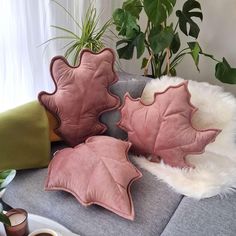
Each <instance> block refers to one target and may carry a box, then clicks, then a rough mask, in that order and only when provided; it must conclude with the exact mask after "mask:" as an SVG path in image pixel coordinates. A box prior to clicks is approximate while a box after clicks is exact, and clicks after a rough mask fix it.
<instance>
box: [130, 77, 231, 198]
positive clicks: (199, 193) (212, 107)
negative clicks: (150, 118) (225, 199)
mask: <svg viewBox="0 0 236 236" xmlns="http://www.w3.org/2000/svg"><path fill="white" fill-rule="evenodd" d="M181 82H183V79H181V78H178V77H167V76H163V77H162V78H161V79H160V80H159V79H156V80H152V81H151V82H149V83H148V84H147V85H146V87H145V89H144V91H143V95H142V100H143V101H144V102H145V103H146V104H148V103H151V102H152V101H153V95H154V93H155V92H161V91H164V90H165V89H166V88H167V87H168V86H170V85H177V84H179V83H181ZM188 88H189V91H190V93H191V95H192V97H191V102H192V104H193V105H194V106H196V107H197V108H198V109H199V110H198V111H197V112H196V113H195V115H194V117H193V120H192V122H193V125H194V126H195V127H196V128H200V129H207V128H219V129H222V132H221V133H220V134H219V135H218V136H217V138H216V140H215V142H213V143H211V144H209V145H207V147H206V148H205V152H204V153H203V154H200V155H188V156H187V160H188V162H190V163H192V164H194V165H195V166H196V168H195V169H178V168H172V167H170V166H167V165H165V164H164V163H153V162H149V161H148V160H146V159H145V158H143V157H138V158H134V159H135V162H136V163H137V164H138V165H139V166H140V167H141V168H144V169H146V170H148V171H149V172H151V173H152V174H154V175H155V176H157V177H158V178H159V179H161V180H163V181H164V182H166V183H168V184H169V185H170V186H171V187H172V188H173V189H174V190H175V191H177V192H179V193H181V194H184V195H186V196H189V197H193V198H197V199H201V198H207V197H212V196H214V195H217V194H220V195H225V194H226V193H229V192H231V191H234V188H236V143H235V142H236V99H235V97H234V96H233V95H231V94H230V93H227V92H224V91H223V89H222V88H221V87H219V86H213V85H210V84H208V83H200V82H196V81H191V80H190V81H189V84H188Z"/></svg>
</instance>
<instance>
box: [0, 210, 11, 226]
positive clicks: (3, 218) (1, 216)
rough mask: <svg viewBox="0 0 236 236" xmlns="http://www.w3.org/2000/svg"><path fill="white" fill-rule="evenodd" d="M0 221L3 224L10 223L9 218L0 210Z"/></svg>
mask: <svg viewBox="0 0 236 236" xmlns="http://www.w3.org/2000/svg"><path fill="white" fill-rule="evenodd" d="M0 222H2V223H3V224H6V225H9V226H10V225H11V222H10V220H9V219H8V217H7V216H6V215H5V214H3V213H2V212H0Z"/></svg>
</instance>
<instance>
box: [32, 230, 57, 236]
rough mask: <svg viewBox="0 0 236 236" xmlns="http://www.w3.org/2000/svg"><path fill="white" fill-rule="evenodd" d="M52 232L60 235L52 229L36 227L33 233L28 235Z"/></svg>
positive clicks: (53, 234) (54, 235) (34, 235)
mask: <svg viewBox="0 0 236 236" xmlns="http://www.w3.org/2000/svg"><path fill="white" fill-rule="evenodd" d="M43 233H45V234H51V235H52V236H60V235H59V234H58V233H57V232H56V231H54V230H52V229H36V230H34V231H33V232H32V233H30V234H29V235H28V236H36V235H38V234H43Z"/></svg>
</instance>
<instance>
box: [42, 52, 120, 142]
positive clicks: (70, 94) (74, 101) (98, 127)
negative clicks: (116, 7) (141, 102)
mask: <svg viewBox="0 0 236 236" xmlns="http://www.w3.org/2000/svg"><path fill="white" fill-rule="evenodd" d="M114 61H115V56H114V53H113V51H112V50H111V49H109V48H105V49H104V50H102V51H101V52H99V53H93V52H91V51H90V50H88V49H84V50H83V51H82V52H81V53H80V64H79V66H77V67H72V66H70V65H69V63H68V62H67V60H66V59H65V58H64V57H62V56H57V57H54V58H53V59H52V61H51V66H50V71H51V76H52V79H53V81H54V84H55V87H56V89H55V91H54V92H53V93H47V92H41V93H39V96H38V98H39V101H40V102H41V103H42V104H43V105H44V106H45V108H46V109H47V110H49V111H50V112H51V113H52V114H54V115H55V117H56V118H57V120H58V123H59V127H58V128H56V129H55V132H56V134H58V135H59V136H60V137H62V138H63V139H64V140H65V141H66V142H67V143H68V144H69V145H70V146H75V145H77V144H78V143H81V142H83V141H84V140H86V138H87V137H89V136H92V135H95V134H101V133H103V132H105V130H106V129H107V128H106V126H105V125H104V124H102V123H100V122H99V116H100V115H101V114H102V113H103V112H105V111H109V110H113V109H115V108H117V107H118V106H119V104H120V101H119V98H118V97H117V96H115V95H113V94H111V93H110V92H109V86H110V85H112V84H114V83H115V82H116V81H117V80H118V76H117V75H116V73H115V72H114V68H113V66H114Z"/></svg>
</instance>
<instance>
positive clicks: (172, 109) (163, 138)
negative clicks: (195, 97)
mask: <svg viewBox="0 0 236 236" xmlns="http://www.w3.org/2000/svg"><path fill="white" fill-rule="evenodd" d="M190 97H191V96H190V93H189V91H188V88H187V82H184V83H181V84H179V85H177V86H172V87H169V88H167V89H166V90H165V91H164V92H162V93H156V94H155V99H154V102H153V103H152V104H150V105H144V104H143V103H142V102H141V101H140V99H136V100H135V99H132V98H131V97H129V95H126V96H125V99H124V100H125V102H124V105H123V107H122V108H121V116H122V118H121V120H120V122H119V123H118V126H119V127H121V128H122V129H124V130H125V131H126V132H127V133H128V139H129V141H130V142H131V143H132V144H133V149H134V150H135V152H136V153H137V154H142V155H146V156H147V155H151V156H152V160H153V161H158V160H159V158H161V159H162V160H163V161H164V163H166V164H169V165H171V166H173V167H180V168H182V167H189V165H188V164H187V163H186V162H185V156H186V155H187V154H190V153H191V154H193V153H195V154H198V153H201V152H203V151H204V148H205V146H206V145H207V144H208V143H210V142H213V141H214V140H215V138H216V136H217V134H218V133H219V132H220V130H217V129H208V130H197V129H195V128H194V127H193V126H192V123H191V119H192V116H193V114H194V112H195V111H196V110H197V109H196V108H195V107H194V106H193V105H192V104H191V103H190Z"/></svg>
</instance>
